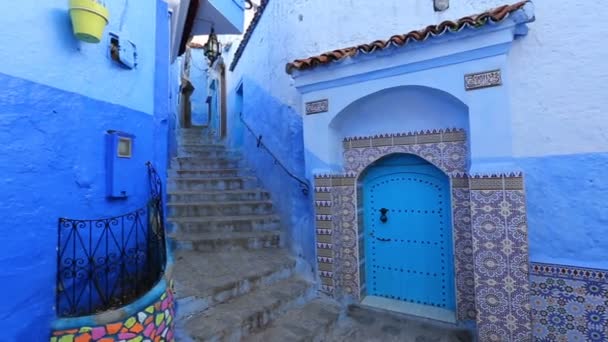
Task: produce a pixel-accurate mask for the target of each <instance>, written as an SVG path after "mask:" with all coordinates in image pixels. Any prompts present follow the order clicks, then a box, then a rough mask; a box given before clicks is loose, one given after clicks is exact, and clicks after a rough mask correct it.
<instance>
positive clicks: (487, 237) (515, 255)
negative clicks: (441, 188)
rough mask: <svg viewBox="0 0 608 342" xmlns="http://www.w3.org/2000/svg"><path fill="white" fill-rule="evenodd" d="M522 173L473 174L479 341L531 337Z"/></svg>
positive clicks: (474, 249)
mask: <svg viewBox="0 0 608 342" xmlns="http://www.w3.org/2000/svg"><path fill="white" fill-rule="evenodd" d="M506 184H510V185H512V184H522V185H523V180H521V176H513V175H511V176H509V175H493V176H478V177H472V178H471V179H470V185H471V186H470V188H471V191H470V192H471V194H470V196H471V225H472V231H473V256H474V274H475V298H476V308H477V326H478V330H479V331H478V334H479V339H480V341H488V342H491V341H530V340H531V338H532V335H531V319H530V299H529V291H530V290H529V282H528V275H529V272H528V243H527V239H528V237H527V225H526V209H525V199H524V191H523V187H522V188H519V189H518V190H513V188H515V187H514V186H509V189H507V187H506V186H505V185H506Z"/></svg>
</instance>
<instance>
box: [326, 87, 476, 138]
mask: <svg viewBox="0 0 608 342" xmlns="http://www.w3.org/2000/svg"><path fill="white" fill-rule="evenodd" d="M468 112H469V109H468V108H467V106H466V105H465V104H464V103H462V102H461V101H460V100H458V99H457V98H455V97H454V96H452V95H450V94H448V93H446V92H444V91H441V90H437V89H433V88H428V87H422V86H403V87H395V88H389V89H385V90H382V91H379V92H377V93H374V94H371V95H368V96H365V97H363V98H361V99H359V100H357V101H355V102H353V103H351V104H350V105H349V106H348V107H346V108H345V109H344V110H342V111H341V112H340V113H339V114H338V115H336V117H335V118H334V119H333V120H332V122H331V123H330V128H331V129H333V130H334V131H335V133H336V135H337V136H338V137H340V138H344V137H351V136H373V135H377V134H387V133H404V132H412V131H421V130H432V129H438V128H462V129H464V130H465V131H467V132H468V130H469V121H468Z"/></svg>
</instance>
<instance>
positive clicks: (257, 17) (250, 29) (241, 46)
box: [229, 0, 270, 71]
mask: <svg viewBox="0 0 608 342" xmlns="http://www.w3.org/2000/svg"><path fill="white" fill-rule="evenodd" d="M268 1H270V0H262V1H261V2H260V6H259V7H258V9H257V10H256V11H255V14H254V15H253V19H251V23H250V24H249V27H247V31H245V34H244V35H243V39H242V40H241V43H240V44H239V47H238V48H237V49H236V52H235V53H234V58H233V59H232V63H230V69H229V70H230V71H234V68H236V65H237V64H238V63H239V60H240V59H241V56H242V55H243V52H244V51H245V48H246V47H247V43H249V39H251V35H253V31H255V28H256V27H257V26H258V22H259V21H260V19H262V14H264V10H265V9H266V6H267V5H268Z"/></svg>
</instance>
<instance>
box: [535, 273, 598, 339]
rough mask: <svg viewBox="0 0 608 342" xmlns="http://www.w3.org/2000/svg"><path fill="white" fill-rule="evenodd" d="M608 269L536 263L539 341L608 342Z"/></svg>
mask: <svg viewBox="0 0 608 342" xmlns="http://www.w3.org/2000/svg"><path fill="white" fill-rule="evenodd" d="M607 274H608V270H597V269H588V268H580V267H571V266H563V265H550V264H540V263H534V264H532V271H531V276H530V281H531V291H532V292H531V303H532V332H533V335H534V340H535V341H558V342H562V341H563V342H570V341H590V342H592V341H593V342H595V341H597V342H599V341H608V279H607V278H606V275H607Z"/></svg>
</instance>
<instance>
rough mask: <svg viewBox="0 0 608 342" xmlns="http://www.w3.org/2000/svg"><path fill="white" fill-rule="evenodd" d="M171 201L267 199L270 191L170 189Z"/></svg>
mask: <svg viewBox="0 0 608 342" xmlns="http://www.w3.org/2000/svg"><path fill="white" fill-rule="evenodd" d="M168 196H169V202H188V201H193V202H201V201H265V200H269V199H270V193H269V192H267V191H265V190H263V189H243V190H228V191H169V193H168Z"/></svg>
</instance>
